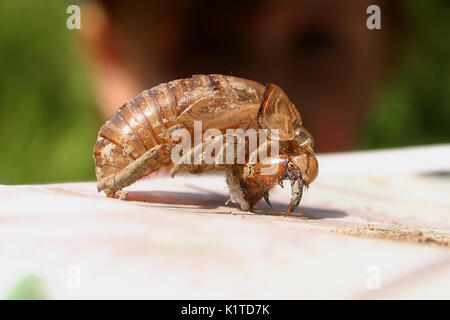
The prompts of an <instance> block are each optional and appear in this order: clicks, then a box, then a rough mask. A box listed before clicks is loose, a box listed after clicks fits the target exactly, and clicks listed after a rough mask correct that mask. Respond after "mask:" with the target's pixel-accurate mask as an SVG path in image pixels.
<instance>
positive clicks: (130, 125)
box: [94, 75, 264, 180]
mask: <svg viewBox="0 0 450 320" xmlns="http://www.w3.org/2000/svg"><path fill="white" fill-rule="evenodd" d="M231 80H233V81H232V82H233V83H240V84H250V85H252V86H254V87H255V88H257V90H256V91H257V92H258V95H259V94H261V93H262V90H263V88H264V87H263V86H261V85H260V84H258V83H256V82H253V81H249V80H245V79H240V78H235V77H231V76H223V75H194V76H192V77H191V78H187V79H179V80H174V81H171V82H169V83H164V84H160V85H158V86H156V87H154V88H152V89H150V90H145V91H143V92H142V93H140V94H139V95H138V96H136V97H135V98H134V99H131V100H129V101H128V102H127V103H125V104H124V105H123V106H122V107H121V108H119V109H118V110H117V111H116V113H115V114H114V115H113V116H112V118H111V119H110V120H108V121H107V122H106V123H105V124H104V125H103V126H102V128H101V129H100V132H99V136H98V139H97V143H96V145H95V148H94V159H95V166H96V175H97V180H100V179H102V178H104V177H107V176H109V175H111V174H115V173H117V172H118V171H120V170H121V169H123V168H124V167H125V166H127V165H128V164H130V163H131V162H132V161H134V160H136V159H138V158H139V157H140V156H142V154H143V153H144V152H146V151H147V150H149V149H151V148H153V147H155V146H156V145H159V144H163V143H166V142H167V141H168V140H169V139H170V134H169V132H170V130H168V129H170V128H171V127H173V126H175V125H177V124H179V115H180V114H181V113H182V112H183V111H184V109H185V108H187V107H188V105H186V103H183V101H186V100H188V99H186V98H188V95H187V94H188V93H190V92H193V90H194V89H196V88H199V87H201V88H204V89H205V92H208V91H211V90H213V91H219V90H222V89H223V88H229V87H230V85H229V83H230V82H231ZM197 91H198V90H197ZM256 91H255V92H256ZM183 98H184V100H183ZM195 98H197V97H195ZM199 98H201V97H199Z"/></svg>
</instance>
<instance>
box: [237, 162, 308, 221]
mask: <svg viewBox="0 0 450 320" xmlns="http://www.w3.org/2000/svg"><path fill="white" fill-rule="evenodd" d="M286 179H289V180H290V181H291V193H292V196H291V202H290V203H289V207H288V209H287V211H286V216H289V215H290V214H291V212H292V211H293V210H295V208H297V207H298V205H299V203H300V201H301V199H302V194H303V186H304V182H303V180H302V175H301V170H300V168H299V167H298V166H297V165H296V164H294V163H293V162H292V161H291V160H290V158H289V157H288V156H281V157H274V158H269V159H266V161H264V162H259V163H257V164H256V165H253V166H248V167H247V174H246V177H245V180H246V181H247V182H250V183H253V185H255V184H256V185H258V188H259V189H260V190H262V194H261V197H263V198H264V200H265V201H266V202H267V204H268V205H269V206H271V204H270V201H269V190H270V189H272V188H273V187H275V186H276V185H277V184H280V183H281V184H282V182H283V180H286Z"/></svg>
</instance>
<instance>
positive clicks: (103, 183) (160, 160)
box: [97, 144, 170, 197]
mask: <svg viewBox="0 0 450 320" xmlns="http://www.w3.org/2000/svg"><path fill="white" fill-rule="evenodd" d="M169 158H170V152H169V149H168V147H167V145H162V144H161V145H158V146H156V147H154V148H152V149H150V150H148V151H147V152H145V153H144V154H143V155H142V156H141V157H140V158H138V159H136V160H135V161H133V162H132V163H130V164H129V165H128V166H126V167H125V168H123V169H122V170H120V171H119V172H118V173H116V174H113V175H110V176H108V177H106V178H103V179H102V180H100V181H99V182H98V183H97V189H98V191H99V192H101V191H105V193H106V194H107V195H108V196H111V197H112V196H114V194H115V193H116V191H118V190H121V189H122V188H125V187H127V186H129V185H130V184H132V183H134V182H135V181H136V180H139V179H140V178H141V177H143V176H144V175H146V174H148V173H151V172H153V171H155V170H157V169H159V168H160V167H161V166H162V165H164V164H165V163H166V162H167V161H166V160H167V159H169Z"/></svg>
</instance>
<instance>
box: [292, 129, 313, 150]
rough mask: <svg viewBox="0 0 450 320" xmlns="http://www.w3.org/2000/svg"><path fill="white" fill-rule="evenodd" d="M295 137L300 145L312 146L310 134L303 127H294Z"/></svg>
mask: <svg viewBox="0 0 450 320" xmlns="http://www.w3.org/2000/svg"><path fill="white" fill-rule="evenodd" d="M295 137H296V139H297V141H298V142H299V145H300V147H306V146H311V147H314V139H313V137H312V135H311V134H310V133H309V132H308V130H306V129H305V128H303V127H301V128H297V129H295Z"/></svg>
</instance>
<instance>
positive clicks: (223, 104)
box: [94, 74, 318, 214]
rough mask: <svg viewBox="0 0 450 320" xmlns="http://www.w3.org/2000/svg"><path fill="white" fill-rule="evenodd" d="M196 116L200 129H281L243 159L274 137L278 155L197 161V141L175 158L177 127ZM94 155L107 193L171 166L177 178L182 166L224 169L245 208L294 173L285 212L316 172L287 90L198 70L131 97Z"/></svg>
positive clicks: (233, 195) (191, 126) (100, 138)
mask: <svg viewBox="0 0 450 320" xmlns="http://www.w3.org/2000/svg"><path fill="white" fill-rule="evenodd" d="M198 121H200V122H201V124H202V130H207V129H211V128H214V129H216V130H218V131H220V132H221V133H223V135H226V134H227V133H226V132H227V129H243V130H248V129H254V130H260V129H265V130H267V131H273V132H275V131H276V132H277V134H276V135H271V134H268V135H267V137H266V138H265V139H266V141H264V143H261V141H260V143H259V145H258V147H257V148H256V149H254V150H253V149H250V148H247V149H246V150H245V153H246V155H245V157H246V158H245V159H247V160H249V159H252V157H253V156H254V155H255V154H257V153H258V152H259V151H260V149H261V148H267V146H268V145H269V146H270V145H271V143H274V142H276V143H278V144H279V154H277V155H276V156H272V157H268V158H266V159H262V160H260V161H256V162H255V161H247V162H246V163H234V162H233V163H223V162H213V163H210V164H200V165H199V164H198V163H192V162H189V161H185V160H186V159H187V158H190V157H193V156H194V154H196V152H195V151H198V150H197V149H198V147H199V146H195V145H194V144H193V146H192V149H190V150H189V151H187V152H186V154H184V155H183V157H182V158H181V159H180V160H179V161H178V162H176V163H173V161H172V160H171V151H172V149H173V148H174V146H175V145H176V144H175V142H174V141H173V139H172V133H173V132H174V131H175V130H177V129H180V128H181V129H184V130H187V131H188V132H193V130H194V123H195V122H198ZM237 140H238V139H236V140H235V141H237ZM214 141H217V137H216V138H215V139H209V140H207V141H203V142H202V145H201V147H203V148H200V149H199V150H205V149H207V146H208V144H211V143H213V142H214ZM222 141H225V140H222ZM226 147H229V146H227V145H226V144H224V146H223V148H226ZM195 148H197V149H195ZM202 152H203V151H202ZM197 153H198V152H197ZM222 154H223V153H222V152H220V151H219V152H217V153H216V154H215V156H217V157H219V156H221V155H222ZM200 156H202V154H201V152H200ZM94 158H95V165H96V175H97V180H98V185H97V187H98V190H99V192H100V191H104V192H105V193H106V195H108V196H110V197H112V196H114V195H115V194H116V193H117V192H118V191H121V190H122V189H123V188H125V187H126V186H129V185H130V184H132V183H134V182H135V181H136V180H138V179H140V178H141V177H143V176H145V175H148V174H150V173H152V172H154V171H155V170H158V169H159V168H161V167H164V166H171V165H173V167H172V170H171V174H172V176H173V175H175V174H176V173H178V172H180V171H187V172H191V173H195V174H197V173H201V172H204V171H208V170H225V172H226V181H227V184H228V187H229V193H230V199H231V200H232V201H233V202H236V203H238V204H239V206H240V207H241V208H242V209H243V210H250V209H252V207H253V205H254V204H255V203H256V202H257V201H259V200H260V199H261V198H264V199H265V200H266V201H267V202H268V203H269V198H268V191H269V190H270V189H271V188H273V187H274V186H276V185H277V184H278V183H280V182H282V181H283V180H285V179H289V180H290V181H291V188H292V198H291V202H290V204H289V208H288V210H287V214H290V212H291V210H293V209H294V208H295V207H297V206H298V204H299V202H300V199H301V196H302V191H303V188H304V187H305V186H308V185H309V184H310V183H311V182H312V181H313V180H314V179H315V178H316V176H317V173H318V163H317V160H316V158H315V156H314V150H313V139H312V137H311V135H310V134H309V133H308V131H306V129H304V128H303V124H302V120H301V117H300V114H299V112H298V111H297V109H296V108H295V106H294V105H293V104H292V102H291V101H290V100H289V98H288V97H287V96H286V94H285V93H284V92H283V91H282V90H281V89H280V88H279V87H278V86H276V85H273V84H268V85H266V86H263V85H262V84H260V83H257V82H254V81H251V80H246V79H242V78H237V77H232V76H225V75H219V74H213V75H194V76H192V77H191V78H188V79H179V80H175V81H171V82H169V83H164V84H160V85H158V86H156V87H154V88H152V89H150V90H145V91H143V92H142V93H140V94H139V95H138V96H137V97H135V98H134V99H131V100H129V101H128V102H127V103H125V104H124V105H123V106H122V107H121V108H119V110H117V112H116V113H115V114H114V115H113V116H112V118H111V119H110V120H108V121H107V122H106V123H105V124H104V125H103V126H102V128H101V129H100V132H99V135H98V139H97V144H96V145H95V150H94ZM268 165H270V167H271V168H272V170H271V171H270V174H267V172H265V170H264V168H265V167H267V166H268ZM269 204H270V203H269Z"/></svg>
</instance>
